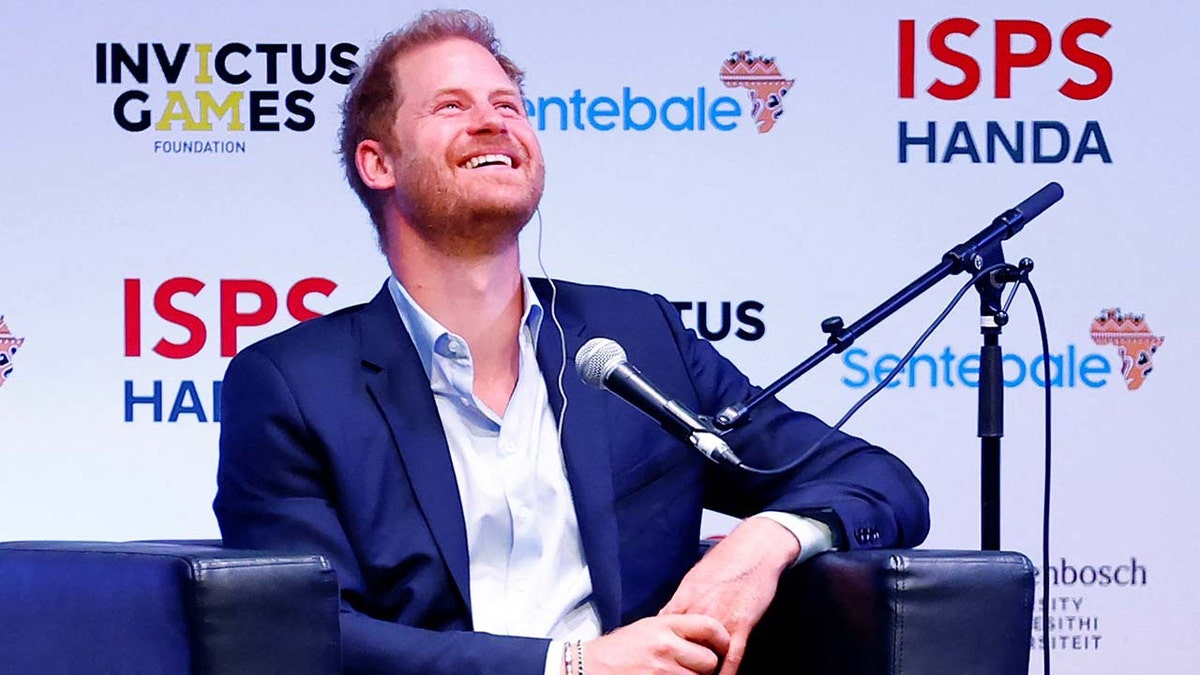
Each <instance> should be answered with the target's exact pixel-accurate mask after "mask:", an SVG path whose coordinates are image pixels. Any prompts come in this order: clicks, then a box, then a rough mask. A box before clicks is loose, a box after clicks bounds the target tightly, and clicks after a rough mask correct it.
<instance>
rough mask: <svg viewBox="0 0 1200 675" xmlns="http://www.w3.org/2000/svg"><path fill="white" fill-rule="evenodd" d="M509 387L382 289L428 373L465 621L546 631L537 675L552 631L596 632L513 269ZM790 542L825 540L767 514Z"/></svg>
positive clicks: (530, 328)
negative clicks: (484, 376) (445, 463)
mask: <svg viewBox="0 0 1200 675" xmlns="http://www.w3.org/2000/svg"><path fill="white" fill-rule="evenodd" d="M522 284H523V293H524V302H525V307H524V312H523V314H522V317H521V324H520V326H521V328H520V333H519V336H518V341H519V354H520V365H519V371H518V376H517V384H516V388H515V389H514V390H513V394H512V398H511V399H510V400H509V402H508V407H507V408H506V409H505V412H504V415H503V416H501V415H497V414H496V413H495V412H494V411H492V410H491V409H489V408H488V406H487V405H486V404H484V403H483V401H481V400H480V399H479V398H478V397H477V396H475V393H474V363H473V361H472V358H471V350H470V346H469V345H468V344H467V342H466V340H464V339H463V338H462V337H460V336H458V335H455V334H454V333H452V332H450V331H449V330H447V329H446V328H445V327H443V326H442V325H441V324H440V323H438V322H437V320H435V319H434V318H433V317H431V316H430V315H429V314H428V313H427V312H425V310H423V309H422V308H421V307H420V306H419V305H417V303H416V302H415V301H414V300H413V299H412V296H410V295H409V294H408V292H407V291H406V290H405V289H404V287H403V286H402V285H401V284H400V283H399V281H397V279H396V278H395V277H394V276H393V277H392V278H391V279H389V280H388V289H389V290H390V291H391V294H392V299H393V301H394V302H395V304H396V309H397V310H398V312H399V314H400V318H401V320H402V321H403V322H404V327H405V328H406V329H408V333H409V335H410V336H412V340H413V344H414V345H415V346H416V348H417V354H418V355H419V356H420V358H421V363H422V365H423V366H424V367H425V373H426V374H427V375H428V376H429V383H430V387H431V389H432V390H433V395H434V401H435V403H436V405H437V410H438V415H439V417H440V418H441V422H442V428H443V430H444V431H445V434H446V442H447V445H448V446H449V449H450V460H451V463H452V464H453V466H454V475H455V480H456V482H457V484H458V494H459V498H460V500H461V502H462V508H463V518H464V520H465V521H466V531H467V552H468V555H469V578H470V595H471V598H470V604H471V620H472V623H473V625H474V629H475V630H477V631H483V632H488V633H495V634H500V635H521V636H527V637H549V638H551V639H552V640H554V642H552V643H551V646H550V648H549V649H548V650H547V655H546V668H545V672H546V673H547V675H549V674H551V673H558V672H560V670H561V667H562V666H561V658H560V655H561V650H562V641H566V640H589V639H592V638H595V637H597V636H599V635H600V615H599V613H598V611H597V609H596V605H595V603H594V602H593V601H592V584H591V577H590V576H589V572H588V566H587V560H586V559H585V558H584V555H583V546H582V544H581V542H580V538H579V523H578V521H577V519H576V517H575V507H574V503H573V502H572V500H571V490H570V485H569V484H568V483H567V476H566V469H565V466H564V464H563V457H562V446H561V443H560V438H559V435H558V424H557V423H556V420H555V419H554V413H553V410H552V408H551V407H550V404H549V399H548V398H547V395H546V383H545V380H544V378H543V377H542V373H541V370H540V369H539V368H538V364H537V336H538V330H539V329H540V328H541V323H542V320H543V311H542V306H541V304H540V303H539V302H538V299H537V296H536V295H535V294H534V292H533V288H532V287H531V286H530V284H529V281H528V279H525V278H522ZM755 517H767V518H771V519H772V520H774V521H776V522H778V523H780V524H781V525H783V526H784V527H786V528H787V529H788V530H790V531H791V532H792V533H793V534H794V535H796V538H797V540H798V541H799V542H800V544H801V551H800V557H799V558H798V559H797V560H796V563H797V564H798V563H799V562H801V561H803V560H805V559H807V558H809V557H811V556H813V555H815V554H817V553H820V552H822V551H826V550H828V549H830V548H832V536H831V533H830V532H829V529H828V527H827V526H826V525H825V524H824V523H820V522H818V521H814V520H810V519H807V518H801V517H798V516H795V515H793V514H790V513H778V512H767V513H762V514H759V515H758V516H755Z"/></svg>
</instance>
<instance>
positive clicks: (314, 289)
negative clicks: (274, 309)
mask: <svg viewBox="0 0 1200 675" xmlns="http://www.w3.org/2000/svg"><path fill="white" fill-rule="evenodd" d="M336 288H337V284H335V283H333V282H332V281H330V280H329V279H322V278H321V277H309V278H308V279H301V280H300V281H297V282H296V284H295V285H294V286H292V288H291V290H289V291H288V296H287V310H288V314H291V315H292V318H293V319H295V320H297V321H308V320H309V319H315V318H316V317H318V316H321V313H320V312H316V311H313V310H311V309H309V308H308V307H306V306H305V305H304V298H306V297H308V296H310V295H312V294H314V293H317V294H320V295H323V296H325V297H327V298H328V297H329V294H330V293H333V291H334V289H336Z"/></svg>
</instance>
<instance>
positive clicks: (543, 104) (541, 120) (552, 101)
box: [525, 96, 567, 131]
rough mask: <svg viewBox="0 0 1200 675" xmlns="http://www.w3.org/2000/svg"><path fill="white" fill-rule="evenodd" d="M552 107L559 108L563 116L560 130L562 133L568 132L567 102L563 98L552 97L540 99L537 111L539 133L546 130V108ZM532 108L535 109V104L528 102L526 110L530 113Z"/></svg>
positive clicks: (560, 117) (560, 116) (561, 116)
mask: <svg viewBox="0 0 1200 675" xmlns="http://www.w3.org/2000/svg"><path fill="white" fill-rule="evenodd" d="M552 105H553V106H557V107H558V108H559V110H560V111H561V114H560V115H559V120H560V122H559V123H560V124H561V126H560V127H559V129H560V130H561V131H566V130H567V102H566V101H564V100H562V99H561V98H558V97H557V96H551V97H550V98H539V99H538V110H537V118H538V130H539V131H545V130H546V108H548V107H550V106H552ZM532 107H533V104H532V103H531V102H529V101H526V106H525V110H526V111H528V110H529V109H530V108H532Z"/></svg>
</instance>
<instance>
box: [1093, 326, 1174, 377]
mask: <svg viewBox="0 0 1200 675" xmlns="http://www.w3.org/2000/svg"><path fill="white" fill-rule="evenodd" d="M1164 339H1165V336H1162V335H1155V334H1153V333H1151V332H1150V324H1148V323H1146V317H1145V316H1144V315H1142V314H1126V313H1124V312H1122V311H1121V308H1120V307H1114V308H1111V309H1104V310H1101V311H1100V314H1099V316H1097V317H1096V318H1095V319H1093V320H1092V342H1095V343H1096V344H1098V345H1115V346H1116V348H1117V354H1118V355H1119V356H1120V357H1121V375H1123V376H1124V377H1125V386H1126V387H1127V388H1128V389H1129V390H1130V391H1133V390H1134V389H1137V388H1138V387H1141V386H1142V385H1143V384H1145V382H1146V377H1147V376H1149V375H1150V371H1151V370H1153V369H1154V353H1155V352H1157V351H1158V348H1159V347H1161V346H1162V343H1163V340H1164Z"/></svg>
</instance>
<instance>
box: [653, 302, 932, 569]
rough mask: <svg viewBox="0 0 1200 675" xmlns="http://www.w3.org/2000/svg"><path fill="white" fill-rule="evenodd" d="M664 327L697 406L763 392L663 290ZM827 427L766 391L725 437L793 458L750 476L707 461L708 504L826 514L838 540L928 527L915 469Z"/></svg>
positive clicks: (781, 458)
mask: <svg viewBox="0 0 1200 675" xmlns="http://www.w3.org/2000/svg"><path fill="white" fill-rule="evenodd" d="M656 300H657V301H658V303H659V308H660V309H661V311H662V312H663V315H664V317H665V318H666V321H667V323H668V324H669V325H670V328H671V331H672V334H673V336H674V339H675V342H676V344H677V345H678V348H679V353H680V357H681V358H682V360H683V362H684V367H685V369H686V371H687V372H688V373H689V375H690V378H691V384H692V387H693V390H694V393H695V395H696V400H697V401H698V402H699V406H698V408H699V410H698V412H701V413H703V414H709V415H712V414H715V413H716V412H718V411H719V410H720V409H721V408H723V407H725V406H726V405H729V404H730V403H734V402H739V401H745V400H747V399H749V398H750V397H751V396H752V395H754V394H757V393H758V392H759V391H761V390H760V389H759V388H758V387H755V386H753V385H751V384H750V381H749V380H748V379H747V378H746V376H745V375H743V374H742V373H741V372H740V371H739V370H738V369H737V368H736V367H735V366H734V365H733V364H732V363H730V362H729V361H728V360H727V359H725V358H724V357H722V356H721V355H720V354H718V353H717V351H716V350H715V349H714V348H713V346H712V345H711V344H709V343H708V342H707V341H704V340H700V339H699V338H697V337H696V335H695V333H694V332H692V331H691V330H688V329H686V328H684V326H683V324H682V322H681V321H680V319H679V313H678V311H676V310H675V308H674V307H673V306H672V305H671V304H670V302H669V301H667V300H666V299H665V298H662V297H657V296H656ZM830 431H831V428H830V427H829V426H828V425H826V424H825V423H824V422H822V421H821V420H819V419H817V418H816V417H814V416H812V415H809V414H807V413H800V412H796V411H793V410H791V409H790V408H788V407H787V406H786V405H784V404H783V403H781V402H779V401H778V400H776V399H774V398H772V399H769V400H768V401H766V402H764V403H763V404H762V405H761V406H759V407H758V408H755V410H754V411H752V413H751V419H750V421H749V422H748V423H746V424H745V425H744V426H742V427H739V428H737V429H735V430H733V431H731V432H730V433H729V434H728V435H727V436H726V440H727V441H728V442H729V445H730V447H731V448H732V449H733V450H734V452H735V453H737V454H738V455H739V456H740V457H741V459H742V461H743V462H744V463H745V464H747V465H750V466H753V467H755V468H760V469H771V468H776V467H781V466H784V465H786V464H788V463H789V462H792V461H795V460H799V461H798V463H797V465H796V466H795V467H794V468H793V469H791V470H789V471H787V472H786V473H783V474H779V475H774V476H762V475H756V474H752V473H749V472H745V471H743V470H740V469H737V468H729V467H719V466H717V465H710V466H709V467H708V471H709V476H708V480H707V486H708V487H707V489H706V494H705V502H706V506H707V507H708V508H711V509H713V510H716V511H720V512H722V513H727V514H729V515H733V516H737V517H746V516H750V515H753V514H755V513H758V512H761V511H766V510H774V511H787V512H790V513H795V514H797V515H802V516H806V517H810V518H814V519H817V520H820V521H822V522H825V523H826V524H828V525H829V526H830V528H831V529H832V530H833V532H834V543H835V545H836V546H838V547H839V548H883V547H905V546H916V545H917V544H920V543H921V542H922V541H924V539H925V536H926V534H928V532H929V497H928V495H927V493H926V492H925V488H924V487H923V486H922V485H921V483H920V481H919V480H917V478H916V476H914V475H913V473H912V471H910V470H909V468H908V467H907V466H906V465H905V464H904V462H902V461H901V460H900V459H898V458H897V457H895V456H893V455H892V454H890V453H888V452H887V451H886V450H884V449H882V448H879V447H876V446H874V445H871V444H870V443H867V442H866V441H864V440H862V439H860V438H855V437H853V436H851V435H849V434H845V433H842V432H840V431H838V432H833V433H830Z"/></svg>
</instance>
